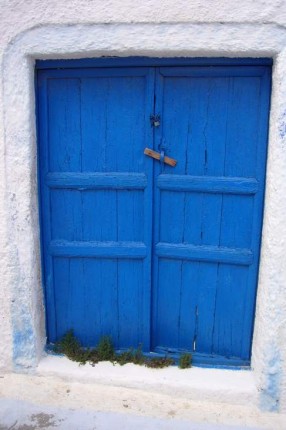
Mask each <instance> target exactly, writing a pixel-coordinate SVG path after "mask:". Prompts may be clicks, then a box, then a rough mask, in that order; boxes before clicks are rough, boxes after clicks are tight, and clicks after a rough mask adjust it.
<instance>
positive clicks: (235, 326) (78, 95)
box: [38, 61, 271, 364]
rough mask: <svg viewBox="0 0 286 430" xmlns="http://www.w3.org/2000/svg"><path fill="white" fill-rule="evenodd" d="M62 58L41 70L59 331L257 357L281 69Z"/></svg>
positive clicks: (52, 313)
mask: <svg viewBox="0 0 286 430" xmlns="http://www.w3.org/2000/svg"><path fill="white" fill-rule="evenodd" d="M123 63H124V62H123ZM82 64H83V65H86V64H84V63H82ZM150 64H151V63H150ZM51 65H53V63H49V65H48V66H47V65H45V63H39V71H38V107H39V109H38V112H39V117H38V119H39V120H38V123H39V127H38V129H39V154H40V155H39V160H40V163H39V173H40V184H41V186H40V191H41V192H40V194H41V221H42V244H43V264H44V283H45V291H46V312H47V331H48V341H49V342H54V341H55V340H57V339H58V338H59V337H61V336H62V335H63V334H64V333H65V332H66V331H67V330H69V329H71V328H72V329H74V331H75V334H76V335H77V336H78V337H79V338H80V340H81V342H82V343H83V345H94V344H96V343H97V341H98V340H99V338H100V337H101V336H102V335H110V336H111V337H112V339H113V342H114V344H115V346H116V347H117V348H121V349H123V348H128V347H137V346H138V344H142V345H143V349H144V350H145V351H146V352H149V351H155V352H160V353H163V354H165V353H166V352H169V353H178V352H180V351H190V352H192V353H193V354H194V357H195V360H197V361H198V362H204V361H208V362H209V361H212V362H214V363H220V362H224V361H225V360H227V362H228V363H231V364H232V363H234V364H236V363H237V364H247V363H248V362H249V359H250V349H251V338H252V329H253V320H254V309H255V296H256V286H257V273H258V263H259V248H260V237H261V227H262V212H263V194H264V177H265V163H266V149H267V123H268V110H269V94H270V72H271V70H270V67H268V66H264V65H255V66H254V65H243V66H242V65H241V66H239V65H231V63H230V64H228V65H224V66H219V65H216V66H214V65H213V66H208V65H207V63H206V64H205V65H203V66H186V65H184V66H176V67H175V66H173V67H167V66H165V67H164V66H163V67H160V65H159V64H156V65H149V66H148V65H146V62H145V64H144V65H141V66H137V67H126V66H124V65H123V64H122V63H121V64H118V65H117V64H116V62H115V63H114V65H115V67H94V65H96V64H93V67H92V64H91V63H90V62H89V63H88V67H87V66H86V67H80V66H81V62H80V61H79V62H69V65H68V67H62V68H61V69H57V68H53V67H51ZM150 118H151V120H150ZM146 147H148V148H150V149H153V150H155V151H156V152H158V153H159V154H161V162H160V161H158V160H155V159H154V158H151V157H148V156H146V155H144V149H145V148H146ZM164 156H169V157H172V158H174V159H176V160H177V165H176V166H175V167H172V166H169V165H167V164H165V163H164V162H163V161H162V159H163V157H164Z"/></svg>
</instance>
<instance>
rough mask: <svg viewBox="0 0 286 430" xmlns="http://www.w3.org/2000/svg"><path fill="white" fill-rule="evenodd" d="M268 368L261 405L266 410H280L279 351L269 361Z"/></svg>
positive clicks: (262, 390)
mask: <svg viewBox="0 0 286 430" xmlns="http://www.w3.org/2000/svg"><path fill="white" fill-rule="evenodd" d="M267 368H268V369H269V370H268V374H267V380H266V383H265V386H264V387H263V388H261V390H260V391H261V395H260V407H261V409H262V410H264V411H269V412H277V411H279V397H280V384H281V365H280V357H279V353H277V354H274V355H273V356H272V359H271V360H270V361H269V363H268V366H267Z"/></svg>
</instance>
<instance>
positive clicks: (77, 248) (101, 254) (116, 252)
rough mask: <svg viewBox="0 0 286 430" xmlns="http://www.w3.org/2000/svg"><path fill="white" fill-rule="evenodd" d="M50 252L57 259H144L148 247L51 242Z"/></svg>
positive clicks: (107, 243) (123, 243)
mask: <svg viewBox="0 0 286 430" xmlns="http://www.w3.org/2000/svg"><path fill="white" fill-rule="evenodd" d="M49 252H50V254H51V255H53V256H55V257H98V258H131V259H143V258H145V257H146V255H147V247H146V245H145V244H144V243H143V242H76V241H65V240H54V241H51V243H50V246H49Z"/></svg>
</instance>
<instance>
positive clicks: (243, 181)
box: [157, 174, 258, 194]
mask: <svg viewBox="0 0 286 430" xmlns="http://www.w3.org/2000/svg"><path fill="white" fill-rule="evenodd" d="M157 185H158V187H159V188H161V189H162V190H170V191H190V192H204V193H224V194H255V193H256V192H257V191H258V181H257V180H256V179H254V178H228V177H220V176H191V175H169V174H168V175H159V177H158V181H157Z"/></svg>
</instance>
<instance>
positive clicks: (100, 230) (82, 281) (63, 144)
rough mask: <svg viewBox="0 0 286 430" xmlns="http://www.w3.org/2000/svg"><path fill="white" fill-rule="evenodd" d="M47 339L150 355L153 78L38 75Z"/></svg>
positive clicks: (130, 73) (93, 72)
mask: <svg viewBox="0 0 286 430" xmlns="http://www.w3.org/2000/svg"><path fill="white" fill-rule="evenodd" d="M39 97H40V106H41V110H40V122H41V127H40V142H41V157H40V159H41V165H40V169H41V184H42V192H41V194H42V217H43V227H44V230H43V240H44V249H45V251H44V256H45V271H46V275H45V279H46V291H47V293H46V301H47V323H48V338H49V341H50V342H54V341H55V340H57V339H58V338H59V337H61V336H62V335H63V334H64V333H65V332H66V331H67V330H69V329H71V328H72V329H74V331H75V334H76V335H77V336H79V338H80V340H81V342H82V343H83V345H95V344H96V343H97V342H98V340H99V338H100V336H102V335H110V336H111V337H112V339H113V341H114V344H115V346H116V347H130V346H132V345H138V343H143V344H144V346H145V348H147V349H148V350H149V349H150V346H149V343H150V327H149V326H150V287H151V282H150V273H151V267H150V263H151V253H150V246H151V232H152V227H151V216H152V186H153V184H152V180H153V175H152V171H153V166H152V165H151V164H150V163H149V162H148V160H146V158H145V157H144V156H142V154H143V151H144V147H145V146H150V144H151V145H152V130H151V128H150V119H149V116H150V112H152V110H153V98H154V72H153V70H152V69H148V68H136V70H134V69H128V68H123V69H100V70H97V69H84V70H81V69H78V70H49V71H43V72H40V73H39Z"/></svg>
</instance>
